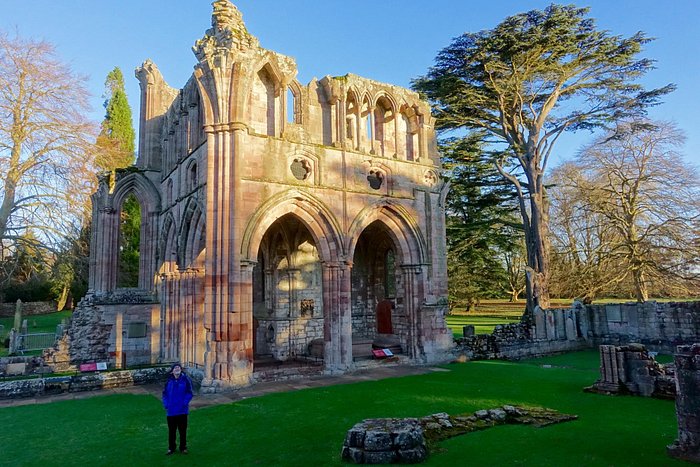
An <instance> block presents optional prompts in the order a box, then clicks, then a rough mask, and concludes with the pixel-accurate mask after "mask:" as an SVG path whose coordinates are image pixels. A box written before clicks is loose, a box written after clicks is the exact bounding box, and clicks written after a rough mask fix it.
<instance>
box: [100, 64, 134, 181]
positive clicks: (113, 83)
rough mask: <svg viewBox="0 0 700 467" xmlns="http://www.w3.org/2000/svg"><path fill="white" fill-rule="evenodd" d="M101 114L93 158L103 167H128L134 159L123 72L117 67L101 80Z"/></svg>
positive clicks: (131, 128) (108, 168) (109, 168)
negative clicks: (102, 95)
mask: <svg viewBox="0 0 700 467" xmlns="http://www.w3.org/2000/svg"><path fill="white" fill-rule="evenodd" d="M104 97H105V102H104V107H105V111H106V112H105V118H104V120H103V121H102V129H101V131H100V135H99V137H98V138H97V145H98V146H99V147H100V148H101V149H102V152H103V153H102V154H100V157H99V159H98V161H97V163H98V165H99V166H100V167H101V168H102V169H104V170H114V169H118V168H122V167H128V166H129V165H131V164H133V163H134V140H135V138H136V136H135V132H134V127H133V125H132V122H131V107H130V106H129V101H128V99H127V96H126V91H125V89H124V75H123V74H122V71H121V70H120V69H119V67H115V68H114V70H112V71H110V72H109V74H108V75H107V79H106V80H105V95H104Z"/></svg>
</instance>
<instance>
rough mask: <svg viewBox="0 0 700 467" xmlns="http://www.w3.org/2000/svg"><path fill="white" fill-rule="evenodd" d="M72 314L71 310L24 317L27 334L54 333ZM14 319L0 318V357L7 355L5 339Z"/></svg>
mask: <svg viewBox="0 0 700 467" xmlns="http://www.w3.org/2000/svg"><path fill="white" fill-rule="evenodd" d="M72 313H73V312H72V311H71V310H64V311H57V312H56V313H49V314H47V315H31V316H25V317H23V319H26V320H27V329H28V331H29V332H56V326H57V325H59V324H61V321H63V320H64V319H68V318H70V316H71V314H72ZM14 323H15V318H14V316H11V317H9V318H0V324H2V325H3V326H4V331H3V332H0V357H2V356H5V355H7V348H5V347H4V342H5V337H7V335H8V334H9V332H10V329H12V327H13V326H14Z"/></svg>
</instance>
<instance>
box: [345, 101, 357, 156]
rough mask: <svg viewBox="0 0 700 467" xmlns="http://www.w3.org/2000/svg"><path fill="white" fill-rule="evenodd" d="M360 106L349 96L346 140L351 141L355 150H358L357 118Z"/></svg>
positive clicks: (346, 109)
mask: <svg viewBox="0 0 700 467" xmlns="http://www.w3.org/2000/svg"><path fill="white" fill-rule="evenodd" d="M358 111H359V109H358V106H357V101H356V100H355V97H354V96H353V95H352V94H348V98H347V100H346V106H345V138H347V139H348V140H350V141H351V143H352V147H353V149H358V144H359V141H357V118H358V113H359V112H358Z"/></svg>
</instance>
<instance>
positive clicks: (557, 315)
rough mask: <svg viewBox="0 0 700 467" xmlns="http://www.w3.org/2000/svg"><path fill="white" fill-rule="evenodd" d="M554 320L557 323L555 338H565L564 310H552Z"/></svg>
mask: <svg viewBox="0 0 700 467" xmlns="http://www.w3.org/2000/svg"><path fill="white" fill-rule="evenodd" d="M554 322H555V323H556V324H557V338H558V339H559V340H565V339H566V322H565V317H564V310H554Z"/></svg>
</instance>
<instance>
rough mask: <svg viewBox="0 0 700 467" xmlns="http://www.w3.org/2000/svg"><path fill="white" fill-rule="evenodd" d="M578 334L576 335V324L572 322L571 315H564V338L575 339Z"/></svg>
mask: <svg viewBox="0 0 700 467" xmlns="http://www.w3.org/2000/svg"><path fill="white" fill-rule="evenodd" d="M577 337H578V336H577V335H576V325H575V324H574V319H573V318H572V317H571V316H567V317H566V338H567V339H568V340H570V341H575V340H576V338H577Z"/></svg>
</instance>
